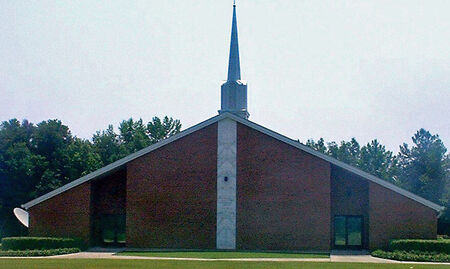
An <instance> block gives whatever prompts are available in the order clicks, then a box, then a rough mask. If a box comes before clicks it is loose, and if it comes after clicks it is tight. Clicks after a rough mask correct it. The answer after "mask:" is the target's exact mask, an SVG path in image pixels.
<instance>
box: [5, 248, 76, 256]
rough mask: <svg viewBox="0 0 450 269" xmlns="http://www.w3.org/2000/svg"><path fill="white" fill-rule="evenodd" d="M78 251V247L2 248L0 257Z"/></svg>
mask: <svg viewBox="0 0 450 269" xmlns="http://www.w3.org/2000/svg"><path fill="white" fill-rule="evenodd" d="M76 252H80V249H79V248H57V249H33V250H4V251H0V257H32V256H53V255H63V254H70V253H76Z"/></svg>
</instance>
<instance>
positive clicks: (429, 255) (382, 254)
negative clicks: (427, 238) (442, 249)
mask: <svg viewBox="0 0 450 269" xmlns="http://www.w3.org/2000/svg"><path fill="white" fill-rule="evenodd" d="M372 256H374V257H379V258H384V259H391V260H398V261H416V262H450V255H449V254H445V253H438V252H424V251H417V250H413V251H402V250H395V251H383V250H375V251H374V252H372Z"/></svg>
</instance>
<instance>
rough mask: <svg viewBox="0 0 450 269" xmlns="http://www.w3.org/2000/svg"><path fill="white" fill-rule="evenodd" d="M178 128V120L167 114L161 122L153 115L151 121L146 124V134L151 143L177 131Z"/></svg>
mask: <svg viewBox="0 0 450 269" xmlns="http://www.w3.org/2000/svg"><path fill="white" fill-rule="evenodd" d="M180 129H181V123H180V121H179V120H174V119H172V118H169V117H167V116H165V117H164V119H163V121H162V122H161V119H159V118H158V117H153V119H152V121H151V122H149V123H148V124H147V134H148V136H149V138H150V141H151V143H152V144H153V143H156V142H158V141H161V140H163V139H166V138H168V137H170V136H172V135H174V134H177V133H179V132H180Z"/></svg>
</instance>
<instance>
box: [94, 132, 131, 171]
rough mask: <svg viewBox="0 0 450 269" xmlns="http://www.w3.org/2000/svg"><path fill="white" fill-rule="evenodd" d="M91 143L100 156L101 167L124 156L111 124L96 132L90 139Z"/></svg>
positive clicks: (124, 153)
mask: <svg viewBox="0 0 450 269" xmlns="http://www.w3.org/2000/svg"><path fill="white" fill-rule="evenodd" d="M92 142H93V146H94V151H95V152H96V153H97V154H98V155H99V156H100V159H101V161H102V163H103V165H107V164H110V163H112V162H114V161H117V160H119V159H120V158H122V157H125V155H126V152H125V150H124V149H122V147H121V145H120V139H119V136H118V135H117V134H116V133H115V132H114V128H113V126H112V125H111V124H110V125H109V126H108V128H107V129H106V130H103V131H101V132H100V131H97V132H96V133H95V134H94V135H93V137H92Z"/></svg>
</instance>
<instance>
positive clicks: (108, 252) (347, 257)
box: [1, 248, 450, 265]
mask: <svg viewBox="0 0 450 269" xmlns="http://www.w3.org/2000/svg"><path fill="white" fill-rule="evenodd" d="M123 250H124V249H99V248H96V249H90V250H89V251H84V252H79V253H73V254H66V255H58V256H50V257H20V258H34V259H126V260H129V259H135V260H173V261H176V260H178V261H180V260H181V261H248V262H261V261H270V262H355V263H408V264H443V265H450V263H437V262H408V261H394V260H387V259H381V258H376V257H372V256H370V255H369V254H368V253H367V252H361V251H350V252H349V251H332V252H331V254H330V257H329V258H227V259H206V258H172V257H143V256H122V255H116V254H117V253H118V252H121V251H123ZM1 258H17V257H1Z"/></svg>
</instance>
